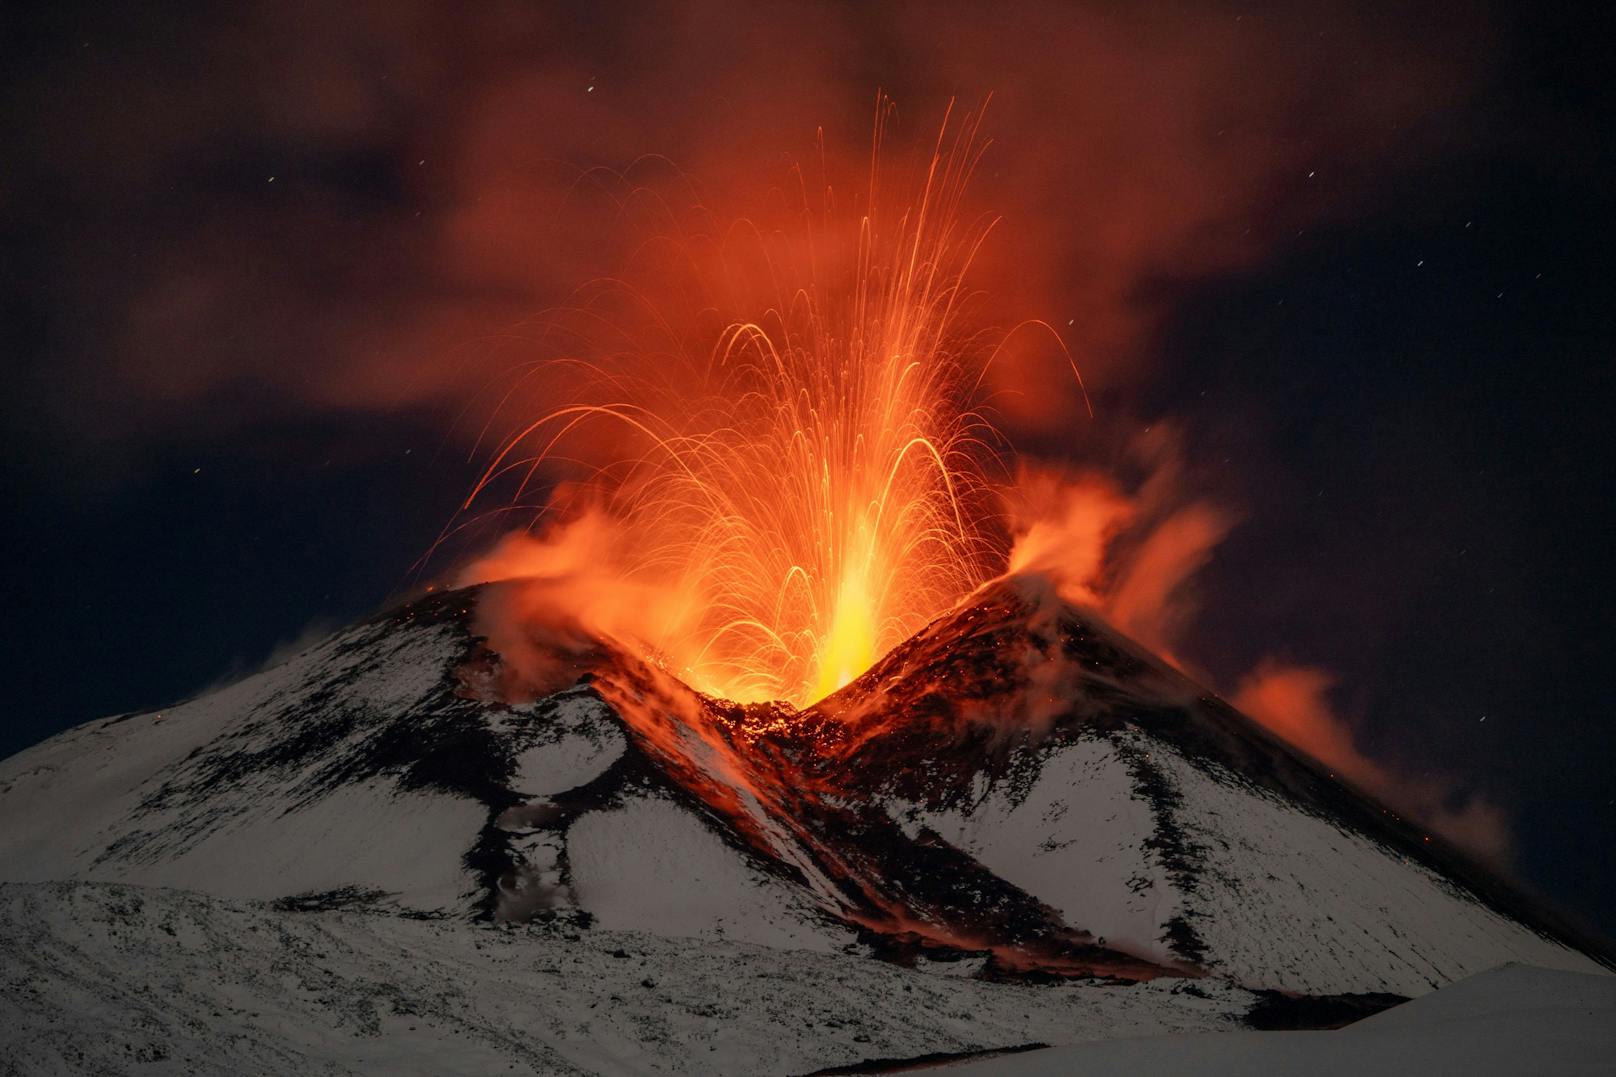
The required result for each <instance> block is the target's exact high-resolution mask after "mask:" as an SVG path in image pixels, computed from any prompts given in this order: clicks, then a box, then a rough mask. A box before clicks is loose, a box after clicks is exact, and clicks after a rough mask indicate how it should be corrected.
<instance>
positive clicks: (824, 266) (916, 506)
mask: <svg viewBox="0 0 1616 1077" xmlns="http://www.w3.org/2000/svg"><path fill="white" fill-rule="evenodd" d="M885 111H886V110H885V108H884V107H883V109H882V110H881V111H880V112H879V113H878V120H877V125H876V146H877V148H879V145H880V140H881V127H882V120H881V117H882V116H884V115H885ZM976 123H977V118H976V117H975V116H972V117H968V118H967V119H966V121H965V122H964V123H963V124H961V125H960V126H959V128H958V129H957V130H955V131H953V132H952V133H950V129H949V125H948V123H947V122H946V121H945V123H944V125H943V129H942V131H941V132H940V133H939V136H938V139H937V141H936V144H935V145H934V146H933V148H932V151H931V154H930V156H929V160H928V161H927V162H926V164H925V167H924V168H923V170H922V171H921V172H920V174H919V175H918V177H917V179H916V181H915V182H914V183H913V184H912V185H911V187H910V188H909V189H908V190H903V189H901V187H900V188H899V189H896V190H894V189H892V188H891V185H890V181H889V179H888V177H887V174H886V170H885V169H884V168H883V167H882V166H880V164H879V163H878V158H879V154H878V153H877V155H876V156H877V160H874V161H872V167H871V169H870V174H869V179H868V188H867V191H866V192H865V193H864V195H863V197H862V198H861V199H859V200H857V201H856V203H855V204H856V205H857V206H858V212H857V213H855V214H853V215H851V217H850V218H849V215H848V214H846V213H844V212H839V211H837V210H836V209H835V208H834V205H833V201H834V200H833V199H832V197H831V195H830V191H829V187H828V186H827V187H826V194H825V199H824V202H825V205H824V208H822V209H818V210H813V211H810V210H809V209H808V208H807V201H806V195H805V196H804V199H805V200H804V208H803V210H802V211H801V212H800V213H797V214H794V215H793V219H792V220H791V221H789V222H788V223H787V225H786V226H783V227H780V228H776V229H767V230H766V229H764V228H762V227H760V226H758V225H757V224H756V223H755V222H750V221H748V222H743V224H742V225H739V226H733V227H731V228H730V229H728V230H723V235H725V236H726V237H735V236H740V237H742V238H741V240H739V241H736V242H738V243H739V244H740V246H741V247H742V248H743V249H742V250H741V251H740V253H739V254H737V251H736V249H735V243H730V244H729V245H725V244H719V245H718V248H719V249H718V255H717V262H718V265H719V268H718V269H717V270H716V271H714V272H713V273H712V276H715V277H720V276H721V277H723V278H724V286H723V287H722V288H707V289H706V293H705V294H703V295H702V298H701V299H700V300H699V301H698V305H699V304H707V306H706V307H704V308H703V310H704V312H705V313H706V314H707V318H706V324H707V326H708V328H706V329H705V331H704V332H700V331H698V332H689V331H687V330H686V329H685V328H683V327H684V326H686V325H688V324H691V323H700V322H701V320H702V319H701V318H700V317H699V316H693V315H691V314H690V313H689V312H671V313H670V311H669V310H668V309H667V307H666V306H659V305H657V304H656V303H655V302H653V301H650V300H648V299H647V298H646V296H647V293H648V290H647V289H646V288H643V287H640V286H639V285H638V284H622V286H621V288H614V287H604V288H602V289H601V290H600V291H598V292H593V293H587V294H588V295H589V296H592V297H593V302H591V303H586V304H584V305H582V306H581V307H579V308H578V309H575V310H573V311H571V312H568V314H567V316H566V319H565V320H566V323H567V326H568V330H567V331H568V333H569V335H570V336H571V337H572V338H573V339H575V340H583V341H585V345H584V346H582V347H580V350H579V353H578V354H569V355H564V356H560V357H558V358H556V359H554V360H551V361H549V362H548V363H547V364H545V365H544V369H546V370H548V371H551V372H558V371H559V372H561V373H563V374H564V375H565V376H566V377H568V378H571V379H573V380H571V381H569V382H565V383H564V385H565V391H567V392H570V393H571V394H572V396H571V398H570V399H569V400H568V402H567V403H565V404H563V405H561V406H555V407H551V408H550V409H549V410H547V411H545V412H543V413H542V414H539V415H538V416H537V417H536V418H533V419H532V420H531V421H528V422H526V423H523V424H520V425H519V426H518V428H517V429H516V430H515V431H514V433H512V434H511V435H510V436H509V437H507V438H506V439H505V440H504V442H503V444H502V445H501V446H500V448H499V449H498V451H497V452H496V453H495V455H494V458H493V460H492V462H491V463H490V464H489V466H488V468H487V470H486V472H485V474H484V475H483V478H482V480H481V481H480V482H479V483H478V484H477V486H476V488H475V489H474V490H473V491H472V493H471V495H470V496H469V497H468V498H467V501H466V507H467V508H468V509H469V508H471V507H472V506H473V505H474V504H475V503H477V502H478V500H479V498H485V497H489V496H492V494H491V491H493V490H496V489H499V488H500V485H501V484H502V483H510V482H515V483H517V489H516V493H515V497H516V499H517V500H518V502H519V501H520V497H521V495H522V494H523V493H524V492H525V491H526V490H527V488H528V485H529V483H530V481H532V480H533V479H534V477H535V476H536V475H544V476H546V477H548V478H551V479H552V481H553V477H554V476H553V473H552V471H551V470H550V469H553V468H556V467H559V466H562V465H564V464H567V463H568V462H571V464H572V465H573V466H575V467H576V466H577V462H578V461H580V460H582V461H584V462H585V465H586V466H585V468H584V471H583V474H582V475H581V476H580V477H579V478H577V479H576V480H574V481H572V482H569V483H567V484H564V485H562V486H560V487H558V491H559V492H558V493H557V494H556V495H555V496H553V497H552V498H551V499H550V500H549V501H548V503H547V504H546V505H545V506H544V508H543V509H542V511H540V512H539V513H538V514H537V515H536V518H535V526H534V527H533V528H531V529H530V531H531V537H529V536H522V537H519V538H514V539H508V540H507V541H506V543H505V544H504V545H503V546H502V547H501V548H500V549H499V550H497V551H496V552H495V554H494V555H492V556H490V557H489V558H486V559H484V560H483V561H482V562H479V563H478V564H476V565H474V566H472V568H471V569H470V570H469V571H468V572H467V573H466V574H465V575H464V577H463V578H462V582H476V581H481V580H487V579H496V578H503V577H509V576H526V577H529V578H533V579H535V580H537V581H538V587H537V589H536V590H535V591H534V592H533V596H532V598H531V601H530V602H529V603H528V608H527V610H526V615H527V616H529V617H531V618H534V619H541V620H542V619H550V620H551V621H555V620H557V619H564V620H567V621H569V622H571V623H572V624H575V625H576V626H578V627H580V628H582V629H583V630H584V631H585V632H586V633H588V634H592V635H594V636H596V637H604V638H609V639H613V640H616V641H618V642H620V643H624V644H627V645H630V646H632V647H633V648H634V649H636V650H637V651H638V652H639V653H641V654H642V655H645V656H648V657H650V658H651V659H652V660H653V661H655V662H656V664H658V665H660V666H662V667H663V668H666V669H669V670H670V671H672V672H674V673H676V674H677V675H678V676H679V677H681V678H682V679H683V680H684V681H685V682H686V683H688V684H691V685H693V686H695V687H697V688H698V689H700V690H702V691H704V692H707V693H709V694H711V695H715V696H720V697H723V698H726V699H731V700H736V701H739V702H755V701H763V700H784V701H788V702H791V703H793V704H796V705H797V706H804V705H807V704H809V703H811V702H813V701H814V700H816V699H819V698H821V697H823V696H824V695H826V694H827V693H829V692H832V691H835V690H836V689H837V688H839V687H841V686H843V685H845V684H847V683H848V682H849V681H851V680H852V679H853V678H854V677H856V676H858V674H860V673H862V672H863V671H864V670H865V669H867V668H869V666H870V665H871V664H872V663H873V662H874V661H875V660H876V659H877V658H879V657H880V656H881V655H882V654H884V653H885V652H886V651H887V650H889V649H890V648H892V647H894V646H896V645H897V644H898V643H900V642H902V641H903V640H905V639H907V638H908V637H909V636H910V635H912V634H913V633H914V632H916V631H917V630H919V629H920V628H921V627H923V626H924V625H925V624H926V623H928V622H929V621H930V620H932V619H933V618H934V617H936V616H937V615H938V614H940V613H942V612H944V611H945V610H947V609H948V608H949V607H950V606H951V605H952V604H953V603H954V602H955V601H956V600H957V599H958V598H960V597H961V596H962V595H964V594H967V593H969V592H970V591H971V590H972V589H973V588H974V587H976V586H977V585H978V584H979V583H981V582H982V580H984V579H985V578H987V577H989V576H992V575H993V574H995V573H996V572H997V571H998V570H999V568H1000V567H1001V566H1002V565H1003V563H1004V548H1003V539H1002V537H1001V536H1000V535H999V534H998V532H997V531H996V530H995V527H994V526H993V525H994V521H995V508H996V503H995V502H994V500H993V499H994V496H995V495H994V493H993V489H992V486H991V484H990V483H989V482H988V481H987V478H986V475H987V469H988V468H990V467H991V466H992V464H993V460H994V455H993V446H994V445H995V444H996V442H997V435H996V434H995V433H994V432H993V430H992V428H991V426H989V424H988V423H987V422H986V421H985V420H984V419H982V418H981V416H980V415H979V414H978V413H977V412H976V411H975V410H974V406H973V396H974V394H975V392H976V385H975V381H974V380H973V377H974V376H979V375H980V371H981V369H982V366H983V364H984V363H985V362H987V361H988V359H989V356H988V355H987V354H986V351H987V343H986V338H985V337H984V335H983V334H980V333H975V334H973V333H967V332H963V331H961V330H960V328H959V326H960V324H961V322H962V319H961V312H962V308H963V307H964V306H965V305H966V303H967V300H968V298H969V297H968V293H967V292H966V290H965V285H964V281H965V276H966V272H967V270H968V269H969V267H970V263H971V260H972V257H973V255H974V253H975V251H976V249H977V246H978V245H979V244H980V242H981V241H982V239H983V237H984V236H985V234H986V232H987V231H988V229H989V228H990V227H991V221H987V220H979V221H977V222H976V223H974V224H970V225H967V224H965V223H963V222H962V217H961V213H960V201H961V197H962V195H963V193H964V190H965V187H966V183H967V180H968V179H969V176H970V173H971V170H972V168H973V167H974V165H975V163H976V160H977V158H978V155H979V152H980V149H979V147H978V144H977V141H976ZM806 189H807V186H806V184H805V185H804V190H806ZM681 255H682V257H683V256H686V255H688V251H687V250H685V249H684V248H681ZM686 261H694V259H693V258H688V257H686ZM619 283H620V284H621V283H622V282H619ZM693 290H695V289H691V288H687V289H684V292H685V293H689V292H691V291H693ZM675 291H678V289H675ZM625 292H626V293H628V294H629V296H630V298H629V299H628V300H627V301H619V302H616V303H615V305H613V304H608V303H606V302H605V301H603V300H602V299H601V297H602V296H606V295H608V294H609V295H614V296H618V297H619V299H620V298H621V294H622V293H625ZM625 310H632V311H633V312H634V315H633V318H632V319H631V320H632V321H633V322H635V324H636V325H640V324H649V325H651V326H652V327H653V329H652V331H651V332H644V331H640V330H638V329H635V328H629V327H625V326H624V324H623V323H624V320H625V319H624V316H623V313H622V312H623V311H625ZM715 312H716V313H717V315H718V316H717V317H714V316H713V314H714V313H715ZM675 326H678V327H679V328H677V329H676V328H673V327H675ZM580 327H582V328H580ZM602 327H604V329H602ZM703 336H705V338H706V340H707V341H708V343H706V344H705V345H703V344H701V343H700V340H701V339H702V337H703ZM693 340H694V341H695V343H693V342H692V341H693ZM580 372H581V373H580Z"/></svg>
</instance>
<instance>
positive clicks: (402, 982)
mask: <svg viewBox="0 0 1616 1077" xmlns="http://www.w3.org/2000/svg"><path fill="white" fill-rule="evenodd" d="M1187 986H1189V985H1187V984H1186V983H1185V982H1183V981H1155V982H1153V983H1151V984H1148V985H1147V984H1140V985H1134V986H1115V985H1102V984H1094V983H1072V984H1064V985H1038V986H1027V985H1018V984H994V983H985V982H982V981H979V980H971V979H957V978H952V977H941V976H930V975H926V974H924V973H919V972H913V971H908V970H905V969H901V968H897V967H895V966H892V965H888V964H884V963H882V962H877V961H870V960H868V959H865V958H862V957H855V956H850V955H845V954H840V953H812V952H805V951H799V950H777V949H772V948H763V947H756V946H749V945H745V944H741V943H737V942H734V941H721V940H713V939H699V940H698V939H681V938H670V937H665V936H662V935H655V934H648V933H644V932H636V931H613V930H600V929H595V930H589V931H576V930H572V929H568V928H565V927H556V926H551V927H546V926H543V925H540V924H529V925H524V926H521V927H499V926H494V925H488V924H476V923H471V922H468V921H464V920H454V919H446V920H420V919H410V918H405V917H400V916H396V915H388V914H385V913H377V912H359V911H327V912H304V913H298V912H283V911H277V910H275V909H273V908H270V907H269V906H266V905H262V904H256V903H244V902H235V901H227V900H224V899H220V898H212V897H207V896H204V895H201V894H195V893H186V892H181V891H173V890H158V889H149V888H142V887H131V886H116V885H110V884H100V883H53V884H32V885H29V884H9V885H0V1059H3V1060H5V1061H4V1063H0V1072H4V1073H18V1074H24V1073H26V1074H30V1075H34V1074H58V1073H82V1072H154V1073H180V1072H207V1073H255V1074H264V1075H273V1074H287V1075H296V1077H304V1075H308V1074H350V1073H390V1074H392V1073H396V1074H443V1075H456V1074H486V1073H505V1072H508V1071H510V1070H512V1069H514V1070H515V1071H517V1072H540V1073H554V1074H572V1073H600V1074H641V1073H662V1074H713V1075H724V1074H801V1073H808V1072H811V1071H813V1070H816V1069H820V1068H823V1067H829V1066H843V1065H849V1064H853V1063H856V1062H859V1061H861V1060H864V1059H871V1058H908V1057H914V1056H918V1055H924V1054H929V1053H933V1052H967V1051H977V1050H982V1049H985V1048H996V1047H1009V1046H1015V1045H1019V1044H1025V1043H1028V1042H1033V1041H1036V1042H1046V1043H1072V1042H1076V1041H1080V1040H1085V1039H1094V1038H1099V1037H1103V1036H1109V1035H1132V1036H1144V1035H1157V1034H1165V1033H1173V1032H1186V1031H1207V1030H1213V1029H1225V1028H1229V1027H1232V1024H1231V1022H1232V1015H1234V1014H1237V1013H1240V1012H1243V1011H1244V1009H1245V1008H1246V1007H1247V1006H1249V1005H1250V1003H1251V1001H1252V997H1251V996H1250V995H1249V994H1248V993H1246V992H1244V991H1241V990H1240V989H1238V988H1233V987H1229V986H1227V985H1221V984H1216V983H1209V982H1207V981H1200V982H1198V983H1196V984H1195V985H1194V986H1195V990H1193V991H1190V990H1184V988H1186V987H1187Z"/></svg>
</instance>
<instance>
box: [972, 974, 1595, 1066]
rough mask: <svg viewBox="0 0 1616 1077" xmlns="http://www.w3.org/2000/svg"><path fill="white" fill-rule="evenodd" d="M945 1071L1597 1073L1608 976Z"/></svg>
mask: <svg viewBox="0 0 1616 1077" xmlns="http://www.w3.org/2000/svg"><path fill="white" fill-rule="evenodd" d="M944 1072H946V1073H947V1074H949V1075H950V1077H955V1075H958V1077H964V1075H967V1074H969V1075H973V1077H987V1075H989V1074H992V1075H994V1077H1054V1075H1064V1074H1111V1073H1127V1074H1151V1073H1191V1074H1197V1075H1200V1077H1283V1075H1289V1074H1297V1075H1303V1074H1305V1075H1307V1077H1364V1075H1366V1074H1376V1075H1379V1077H1525V1075H1529V1074H1536V1075H1542V1077H1609V1075H1610V1074H1612V1073H1616V977H1610V976H1601V975H1588V974H1583V973H1576V972H1563V971H1558V970H1551V969H1539V968H1530V967H1528V966H1524V965H1506V966H1505V967H1503V968H1500V969H1496V970H1494V971H1492V972H1484V973H1481V974H1480V975H1477V976H1472V977H1470V978H1469V979H1467V980H1462V981H1460V982H1459V983H1456V984H1453V985H1451V986H1449V987H1445V988H1443V989H1442V990H1440V991H1436V992H1433V993H1432V994H1429V995H1426V996H1425V997H1424V998H1419V999H1415V1000H1414V1001H1413V1002H1406V1003H1404V1004H1403V1005H1401V1006H1398V1007H1395V1008H1394V1009H1390V1010H1387V1011H1386V1012H1384V1013H1380V1014H1376V1015H1375V1016H1373V1017H1370V1018H1367V1019H1365V1020H1363V1021H1360V1022H1358V1023H1357V1024H1353V1025H1348V1026H1347V1027H1346V1028H1343V1029H1340V1030H1338V1031H1335V1032H1223V1033H1219V1034H1216V1035H1208V1034H1205V1033H1187V1034H1177V1035H1170V1036H1157V1037H1151V1038H1148V1039H1122V1040H1111V1041H1107V1042H1104V1043H1085V1044H1078V1045H1075V1046H1068V1047H1051V1048H1047V1049H1044V1050H1037V1051H1029V1052H1027V1053H1025V1054H1017V1055H1007V1056H999V1057H997V1058H994V1059H991V1060H986V1061H979V1062H970V1063H961V1064H959V1065H957V1066H952V1065H951V1066H948V1067H947V1068H946V1070H945V1071H944Z"/></svg>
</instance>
